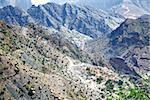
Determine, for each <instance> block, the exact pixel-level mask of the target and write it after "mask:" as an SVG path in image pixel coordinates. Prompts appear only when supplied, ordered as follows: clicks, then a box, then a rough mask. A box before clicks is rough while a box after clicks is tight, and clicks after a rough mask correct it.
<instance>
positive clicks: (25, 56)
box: [0, 22, 131, 100]
mask: <svg viewBox="0 0 150 100" xmlns="http://www.w3.org/2000/svg"><path fill="white" fill-rule="evenodd" d="M90 39H91V38H89V37H87V36H86V35H83V34H79V33H78V32H77V31H70V30H68V29H67V28H63V27H62V28H61V31H58V30H55V29H53V28H46V27H40V26H37V25H34V24H30V25H28V26H26V27H22V26H18V25H13V26H10V25H7V24H5V23H3V22H0V85H1V87H0V95H1V96H0V99H4V100H7V99H10V98H11V99H15V100H18V99H27V100H32V99H40V100H43V99H46V100H47V99H51V100H56V99H68V100H72V99H74V100H80V99H87V100H89V98H93V99H97V98H98V99H106V98H107V97H108V96H111V94H109V93H110V92H111V91H110V89H112V88H118V86H119V84H121V85H122V86H123V87H124V86H126V85H127V84H129V83H130V84H131V82H130V81H127V80H126V79H125V78H121V77H120V76H119V75H118V74H117V73H114V72H113V71H112V70H111V69H108V68H107V66H106V65H105V64H104V65H103V66H95V65H92V64H90V63H86V62H89V61H90V60H92V61H94V59H93V58H91V57H90V54H88V56H86V55H85V54H86V53H87V52H85V51H84V54H82V55H81V52H82V50H79V49H81V47H80V46H79V45H78V46H77V44H78V43H76V42H80V41H82V42H83V41H85V42H86V41H88V40H90ZM79 44H80V43H79ZM76 53H78V56H79V55H80V56H79V58H78V57H77V56H76ZM88 57H89V59H88ZM81 58H83V59H84V62H83V61H82V60H81ZM96 59H98V58H96ZM127 86H129V85H127ZM109 91H110V92H109ZM111 93H112V92H111ZM105 95H107V96H105Z"/></svg>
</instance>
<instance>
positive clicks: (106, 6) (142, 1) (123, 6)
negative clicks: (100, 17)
mask: <svg viewBox="0 0 150 100" xmlns="http://www.w3.org/2000/svg"><path fill="white" fill-rule="evenodd" d="M79 4H81V5H90V6H92V7H95V8H98V9H103V10H105V11H108V12H110V13H111V14H113V15H114V16H122V17H125V18H134V19H135V18H137V17H140V16H141V15H144V14H150V10H149V7H150V0H81V1H80V2H79ZM137 11H138V13H137Z"/></svg>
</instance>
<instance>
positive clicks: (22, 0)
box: [0, 0, 32, 10]
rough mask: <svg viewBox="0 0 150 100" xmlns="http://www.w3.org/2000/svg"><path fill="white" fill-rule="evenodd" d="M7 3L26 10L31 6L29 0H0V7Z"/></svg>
mask: <svg viewBox="0 0 150 100" xmlns="http://www.w3.org/2000/svg"><path fill="white" fill-rule="evenodd" d="M8 5H12V6H14V7H18V8H20V9H24V10H27V9H28V8H30V7H31V5H32V3H31V0H0V8H2V7H5V6H8Z"/></svg>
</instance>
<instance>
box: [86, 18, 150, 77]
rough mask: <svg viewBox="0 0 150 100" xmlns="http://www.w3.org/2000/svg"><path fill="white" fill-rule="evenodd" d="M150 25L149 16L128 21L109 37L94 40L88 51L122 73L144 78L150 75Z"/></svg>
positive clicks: (88, 45) (87, 47) (87, 46)
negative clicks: (99, 56) (149, 73)
mask: <svg viewBox="0 0 150 100" xmlns="http://www.w3.org/2000/svg"><path fill="white" fill-rule="evenodd" d="M149 25H150V16H149V15H143V16H142V17H140V18H138V19H127V20H125V22H123V23H122V24H121V25H120V26H119V27H118V28H117V29H116V30H114V31H113V32H111V33H110V34H109V35H107V36H103V37H102V38H98V39H97V40H95V41H93V40H92V41H91V42H90V43H89V44H87V45H86V49H87V50H86V51H90V52H92V53H96V54H97V55H101V56H102V55H103V56H102V57H103V58H105V60H106V62H108V63H110V64H111V65H112V66H113V68H114V69H115V70H116V71H119V72H120V73H124V74H128V75H132V74H133V75H136V76H138V75H137V73H138V74H140V75H142V76H143V75H145V74H147V73H148V71H149V65H150V63H149V59H150V58H149V55H150V54H149V52H147V51H149V45H150V43H149V39H150V37H149V36H150V31H149V28H150V26H149ZM128 71H129V72H128ZM135 72H136V74H135ZM131 73H132V74H131Z"/></svg>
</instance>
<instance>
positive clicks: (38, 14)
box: [0, 3, 120, 38]
mask: <svg viewBox="0 0 150 100" xmlns="http://www.w3.org/2000/svg"><path fill="white" fill-rule="evenodd" d="M0 14H1V15H0V19H1V20H4V21H6V22H7V23H10V24H15V23H16V24H20V25H26V24H28V23H31V22H32V23H36V24H39V25H43V26H46V27H53V28H55V29H59V27H61V26H65V27H67V28H68V29H70V30H76V31H78V32H80V33H82V34H86V35H88V36H90V37H92V38H96V37H99V36H100V35H101V34H103V33H104V34H107V33H110V32H111V31H112V30H113V29H114V28H116V27H117V26H118V25H119V23H120V22H119V21H118V19H117V18H114V17H111V16H109V15H108V14H107V13H104V12H103V11H100V10H96V9H92V8H88V7H78V6H74V5H70V4H67V3H66V4H64V5H58V4H55V3H48V4H45V5H39V6H32V7H31V8H30V9H28V11H27V12H23V11H21V10H19V9H18V8H14V7H10V6H8V7H4V8H2V9H0Z"/></svg>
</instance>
